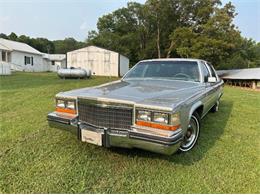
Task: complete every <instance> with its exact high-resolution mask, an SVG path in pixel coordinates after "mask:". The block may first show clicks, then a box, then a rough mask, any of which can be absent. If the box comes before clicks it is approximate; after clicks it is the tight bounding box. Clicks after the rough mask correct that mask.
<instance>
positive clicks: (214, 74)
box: [207, 63, 218, 78]
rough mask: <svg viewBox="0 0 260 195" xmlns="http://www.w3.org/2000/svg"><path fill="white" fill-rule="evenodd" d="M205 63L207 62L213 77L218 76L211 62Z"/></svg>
mask: <svg viewBox="0 0 260 195" xmlns="http://www.w3.org/2000/svg"><path fill="white" fill-rule="evenodd" d="M207 64H208V67H209V69H210V72H211V75H212V76H213V77H216V78H218V77H217V75H216V72H215V70H214V68H213V66H212V64H210V63H207Z"/></svg>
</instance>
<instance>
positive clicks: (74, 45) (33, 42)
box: [0, 32, 86, 54]
mask: <svg viewBox="0 0 260 195" xmlns="http://www.w3.org/2000/svg"><path fill="white" fill-rule="evenodd" d="M0 38H4V39H9V40H12V41H19V42H22V43H26V44H28V45H30V46H32V47H33V48H35V49H37V50H39V51H40V52H44V53H58V54H66V53H67V52H69V51H72V50H75V49H79V48H82V47H84V46H86V43H84V42H78V41H76V40H75V39H73V38H65V39H64V40H55V41H50V40H48V39H46V38H31V37H28V36H25V35H21V36H17V35H16V34H15V33H13V32H12V33H11V34H10V35H5V34H4V33H1V34H0Z"/></svg>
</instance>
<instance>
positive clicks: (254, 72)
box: [217, 68, 260, 80]
mask: <svg viewBox="0 0 260 195" xmlns="http://www.w3.org/2000/svg"><path fill="white" fill-rule="evenodd" d="M217 74H218V75H219V76H220V77H221V78H223V79H241V80H260V68H247V69H235V70H219V71H217Z"/></svg>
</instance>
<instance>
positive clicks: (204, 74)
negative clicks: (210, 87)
mask: <svg viewBox="0 0 260 195" xmlns="http://www.w3.org/2000/svg"><path fill="white" fill-rule="evenodd" d="M202 74H203V76H204V82H208V77H209V76H210V74H209V71H208V69H207V67H206V64H205V63H202Z"/></svg>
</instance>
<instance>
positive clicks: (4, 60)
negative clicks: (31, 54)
mask: <svg viewBox="0 0 260 195" xmlns="http://www.w3.org/2000/svg"><path fill="white" fill-rule="evenodd" d="M2 61H3V62H6V61H7V59H6V52H5V51H2Z"/></svg>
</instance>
